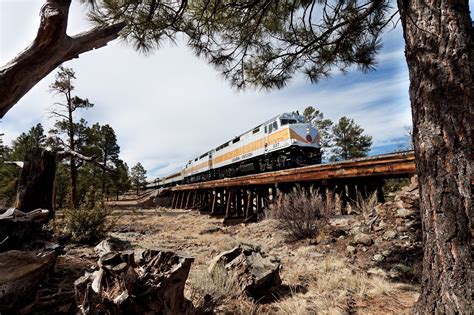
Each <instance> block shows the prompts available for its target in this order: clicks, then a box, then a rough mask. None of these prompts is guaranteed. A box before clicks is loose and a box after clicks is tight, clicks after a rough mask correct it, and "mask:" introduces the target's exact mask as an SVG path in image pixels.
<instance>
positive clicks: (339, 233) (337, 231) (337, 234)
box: [329, 229, 347, 238]
mask: <svg viewBox="0 0 474 315" xmlns="http://www.w3.org/2000/svg"><path fill="white" fill-rule="evenodd" d="M329 235H331V236H332V237H335V238H339V237H340V236H346V235H347V232H346V231H344V230H342V229H335V230H333V231H331V232H330V233H329Z"/></svg>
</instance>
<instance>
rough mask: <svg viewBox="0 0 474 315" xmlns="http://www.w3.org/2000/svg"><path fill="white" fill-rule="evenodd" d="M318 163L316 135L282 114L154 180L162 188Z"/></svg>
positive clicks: (299, 118)
mask: <svg viewBox="0 0 474 315" xmlns="http://www.w3.org/2000/svg"><path fill="white" fill-rule="evenodd" d="M319 163H321V146H320V142H319V133H318V130H317V129H316V128H314V127H313V126H312V125H311V124H309V123H307V122H305V120H304V117H303V116H302V115H299V114H298V113H297V112H292V113H283V114H280V115H278V116H275V117H273V118H272V119H269V120H267V121H266V122H264V123H262V124H260V125H258V126H256V127H254V128H252V129H250V130H248V131H246V132H244V133H242V134H241V135H239V136H236V137H235V138H233V139H231V140H229V141H226V142H224V143H223V144H221V145H220V146H218V147H216V148H213V149H211V150H209V151H207V152H205V153H203V154H201V155H200V156H197V157H195V158H194V159H192V160H190V161H189V162H188V163H187V164H186V166H185V167H184V168H183V169H182V170H181V171H179V172H176V173H173V174H170V175H168V176H165V177H163V178H160V179H157V180H155V181H154V182H153V183H152V185H153V186H154V187H166V186H172V185H177V184H188V183H195V182H201V181H208V180H213V179H222V178H227V177H234V176H240V175H247V174H253V173H260V172H265V171H274V170H281V169H286V168H292V167H299V166H306V165H313V164H319Z"/></svg>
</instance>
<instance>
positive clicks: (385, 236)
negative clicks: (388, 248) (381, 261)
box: [382, 230, 397, 240]
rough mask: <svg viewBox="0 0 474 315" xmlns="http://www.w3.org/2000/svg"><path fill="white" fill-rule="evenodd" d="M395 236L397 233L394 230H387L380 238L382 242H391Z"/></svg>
mask: <svg viewBox="0 0 474 315" xmlns="http://www.w3.org/2000/svg"><path fill="white" fill-rule="evenodd" d="M396 236H397V232H396V231H394V230H388V231H386V232H385V233H383V235H382V238H383V239H384V240H393V239H394V238H395V237H396Z"/></svg>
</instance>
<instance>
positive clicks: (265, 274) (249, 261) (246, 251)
mask: <svg viewBox="0 0 474 315" xmlns="http://www.w3.org/2000/svg"><path fill="white" fill-rule="evenodd" d="M219 268H224V272H226V274H227V277H229V278H234V279H236V281H237V283H238V285H239V288H240V290H241V292H242V293H245V294H247V295H249V296H251V297H253V298H255V299H257V300H261V299H264V298H271V297H272V292H273V291H272V290H273V289H277V288H278V287H279V286H280V285H281V279H280V264H279V262H278V260H277V259H276V258H275V257H269V256H266V255H265V254H264V253H263V252H261V251H260V248H259V247H253V246H249V245H245V244H241V245H239V246H237V247H234V248H233V249H231V250H229V251H226V252H222V253H220V254H219V255H217V256H216V257H214V259H213V260H212V261H211V263H210V264H209V269H208V271H209V273H210V275H211V278H212V277H214V275H216V273H218V272H221V271H220V270H219Z"/></svg>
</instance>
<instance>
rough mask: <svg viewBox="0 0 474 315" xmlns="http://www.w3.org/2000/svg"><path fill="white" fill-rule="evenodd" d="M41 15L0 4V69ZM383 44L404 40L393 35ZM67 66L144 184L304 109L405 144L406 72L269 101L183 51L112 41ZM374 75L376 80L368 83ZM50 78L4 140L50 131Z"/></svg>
mask: <svg viewBox="0 0 474 315" xmlns="http://www.w3.org/2000/svg"><path fill="white" fill-rule="evenodd" d="M74 3H76V2H74ZM40 7H41V1H22V2H18V1H1V0H0V12H1V15H0V21H1V22H0V40H1V41H0V60H1V61H0V62H1V63H2V64H3V63H5V62H6V61H7V60H9V59H11V58H12V57H13V56H14V55H15V54H16V53H18V52H19V51H20V50H22V49H23V48H24V47H26V46H27V45H28V44H29V42H30V41H31V40H32V39H33V38H34V36H35V33H36V27H37V25H38V23H39V16H38V12H39V8H40ZM82 10H83V9H81V8H80V7H79V6H78V5H77V4H75V5H74V6H73V8H72V10H71V23H70V29H72V30H71V31H70V33H71V34H72V33H75V32H79V31H83V30H84V29H86V28H87V25H86V23H85V22H84V21H82V20H81V17H84V14H83V13H82ZM11 30H15V31H14V32H12V31H11ZM400 36H401V35H400ZM392 37H393V38H394V39H392ZM388 39H389V40H401V38H398V39H397V37H396V36H394V35H392V34H391V35H389V36H388ZM394 46H395V47H397V48H396V49H394V50H393V51H383V52H382V54H381V56H380V63H381V64H382V63H383V64H386V63H397V64H398V63H400V60H403V58H404V56H403V51H402V50H401V48H400V45H398V46H397V45H394ZM66 66H68V67H72V68H74V70H75V71H76V73H77V78H78V79H77V81H76V86H77V94H78V95H79V96H81V97H87V98H89V100H90V101H91V102H93V103H94V104H95V107H94V108H92V109H89V110H87V111H83V112H82V114H83V116H84V117H85V118H86V119H87V120H88V121H89V122H90V123H95V122H99V123H101V124H105V123H108V124H110V125H111V126H112V127H113V128H114V130H115V131H116V133H117V136H118V140H119V144H120V146H121V151H122V154H121V155H122V158H123V159H124V160H125V161H126V162H127V163H128V164H129V166H132V165H133V164H135V163H136V162H138V161H140V162H142V164H143V165H144V166H145V168H147V169H148V170H149V174H150V175H151V177H153V176H157V175H163V174H167V173H168V172H170V171H172V170H175V169H178V168H179V167H180V166H182V165H183V164H184V163H185V162H186V161H187V160H189V159H190V158H192V157H193V156H194V155H196V154H200V153H203V152H205V151H207V150H208V149H210V148H212V147H215V146H217V145H219V144H221V143H223V142H224V141H226V140H227V139H229V138H231V137H233V136H235V135H237V134H239V133H241V132H243V131H245V130H247V129H250V128H252V127H253V126H255V125H257V124H259V123H261V122H262V121H264V120H266V119H268V118H270V117H272V116H274V115H276V114H278V113H281V112H284V111H292V110H295V109H300V110H302V109H303V108H304V107H306V106H309V105H312V106H315V105H316V106H318V107H319V108H320V109H321V110H322V111H323V112H324V113H325V115H326V116H327V117H329V118H331V119H332V120H334V121H336V120H338V119H339V117H341V116H343V115H346V116H348V117H351V118H354V119H355V120H356V122H357V123H359V124H360V125H362V127H363V128H365V130H366V132H367V133H368V134H370V135H372V136H373V137H374V143H375V145H380V144H384V143H386V142H387V141H390V139H393V138H396V137H401V136H403V135H404V134H405V130H404V126H406V125H409V124H410V109H409V103H408V96H407V91H408V75H407V73H406V69H404V68H400V70H399V71H398V73H396V74H395V75H393V73H392V74H391V75H390V76H388V75H387V76H383V73H382V75H380V73H377V72H373V73H370V74H367V75H365V76H355V80H357V81H356V82H353V83H351V84H348V83H347V80H348V77H347V76H342V75H336V76H335V77H333V78H332V79H330V80H329V81H327V82H324V83H323V84H322V85H310V84H309V83H308V82H307V80H306V79H303V78H301V77H300V78H297V79H295V80H294V81H293V82H292V84H290V86H289V87H287V88H286V89H284V90H280V91H272V92H268V93H267V92H262V91H246V92H236V91H235V90H234V89H232V88H231V87H230V86H229V84H228V82H226V81H224V80H223V79H222V77H221V76H220V75H219V74H218V73H217V72H216V71H215V70H214V69H213V68H212V67H211V66H209V65H208V64H206V63H205V61H203V60H200V59H197V58H196V57H195V56H194V55H193V54H192V53H191V52H190V51H189V50H188V49H187V48H185V47H184V46H180V47H170V46H165V47H163V48H162V49H160V50H159V51H157V52H156V53H155V54H154V55H152V56H147V57H145V56H143V55H140V54H138V53H137V52H135V51H133V49H132V48H130V47H127V46H126V45H125V44H123V43H120V42H113V43H111V44H110V45H109V46H107V47H104V48H101V49H99V50H96V51H92V52H88V53H85V54H83V55H81V56H80V58H79V59H76V60H73V61H70V62H68V63H67V64H66ZM375 75H379V76H380V77H381V78H380V79H378V80H374V79H373V76H375ZM349 79H350V78H349ZM53 80H54V74H50V75H49V76H48V77H46V78H45V79H43V80H42V81H41V82H40V83H39V84H38V85H37V86H35V87H34V88H33V89H32V90H31V91H30V92H29V93H28V94H27V95H26V96H25V97H24V98H22V99H21V100H20V102H19V103H18V104H17V105H16V106H15V107H14V108H13V109H12V110H11V111H10V112H9V113H8V114H7V115H6V116H5V118H4V120H3V122H2V124H0V128H2V130H4V132H5V133H6V140H7V141H9V140H12V139H14V138H15V137H16V136H18V134H19V133H20V132H22V131H26V130H27V129H29V128H30V127H31V126H32V125H34V124H36V123H38V122H41V123H43V124H44V125H45V127H46V128H45V129H47V128H49V127H50V126H51V125H52V121H49V120H48V119H47V115H46V110H45V109H46V108H48V106H49V105H50V104H52V103H53V102H54V99H53V97H52V95H51V94H50V93H49V92H48V91H47V89H48V85H49V84H50V83H51V82H52V81H53ZM361 80H363V81H361Z"/></svg>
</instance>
